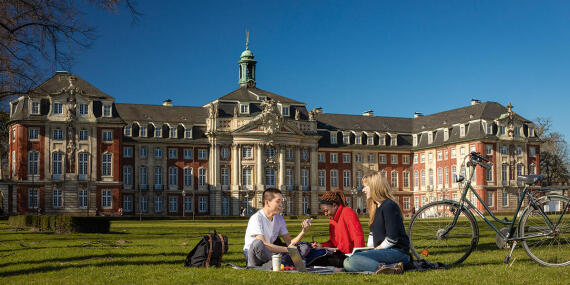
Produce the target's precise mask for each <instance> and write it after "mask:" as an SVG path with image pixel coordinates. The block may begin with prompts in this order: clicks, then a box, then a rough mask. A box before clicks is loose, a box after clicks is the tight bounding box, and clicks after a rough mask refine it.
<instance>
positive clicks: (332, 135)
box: [331, 132, 338, 144]
mask: <svg viewBox="0 0 570 285" xmlns="http://www.w3.org/2000/svg"><path fill="white" fill-rule="evenodd" d="M337 143H338V141H337V134H336V132H331V144H337Z"/></svg>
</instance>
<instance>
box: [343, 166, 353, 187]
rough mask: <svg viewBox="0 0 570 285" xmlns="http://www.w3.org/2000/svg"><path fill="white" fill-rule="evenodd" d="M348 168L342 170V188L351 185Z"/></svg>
mask: <svg viewBox="0 0 570 285" xmlns="http://www.w3.org/2000/svg"><path fill="white" fill-rule="evenodd" d="M350 174H351V173H350V170H348V169H345V170H343V171H342V186H343V187H344V188H350V185H351V175H350Z"/></svg>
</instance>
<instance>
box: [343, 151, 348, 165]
mask: <svg viewBox="0 0 570 285" xmlns="http://www.w3.org/2000/svg"><path fill="white" fill-rule="evenodd" d="M342 162H344V163H350V154H349V153H343V154H342Z"/></svg>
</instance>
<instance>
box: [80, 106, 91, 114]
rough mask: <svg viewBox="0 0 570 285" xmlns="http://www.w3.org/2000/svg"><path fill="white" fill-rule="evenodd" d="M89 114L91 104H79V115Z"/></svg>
mask: <svg viewBox="0 0 570 285" xmlns="http://www.w3.org/2000/svg"><path fill="white" fill-rule="evenodd" d="M87 114H89V105H87V104H79V115H87Z"/></svg>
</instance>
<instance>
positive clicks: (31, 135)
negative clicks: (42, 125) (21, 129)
mask: <svg viewBox="0 0 570 285" xmlns="http://www.w3.org/2000/svg"><path fill="white" fill-rule="evenodd" d="M39 138H40V129H39V128H29V129H28V139H29V140H37V139H39Z"/></svg>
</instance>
